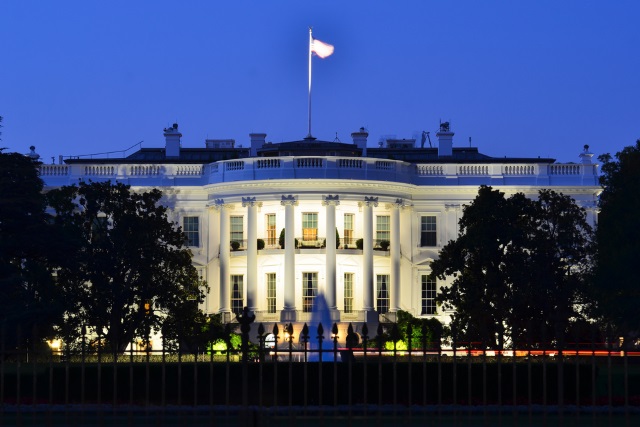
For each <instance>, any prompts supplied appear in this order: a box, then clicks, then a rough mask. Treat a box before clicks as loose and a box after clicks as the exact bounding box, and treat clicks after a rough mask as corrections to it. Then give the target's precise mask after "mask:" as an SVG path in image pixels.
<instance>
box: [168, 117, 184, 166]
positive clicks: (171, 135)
mask: <svg viewBox="0 0 640 427" xmlns="http://www.w3.org/2000/svg"><path fill="white" fill-rule="evenodd" d="M181 137H182V134H181V133H180V132H178V124H177V123H174V124H173V126H171V127H170V128H166V129H165V130H164V138H165V142H166V143H165V150H164V155H165V157H166V158H167V159H175V158H178V157H180V138H181Z"/></svg>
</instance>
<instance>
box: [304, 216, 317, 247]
mask: <svg viewBox="0 0 640 427" xmlns="http://www.w3.org/2000/svg"><path fill="white" fill-rule="evenodd" d="M302 240H303V241H316V240H318V214H317V213H309V212H305V213H303V214H302Z"/></svg>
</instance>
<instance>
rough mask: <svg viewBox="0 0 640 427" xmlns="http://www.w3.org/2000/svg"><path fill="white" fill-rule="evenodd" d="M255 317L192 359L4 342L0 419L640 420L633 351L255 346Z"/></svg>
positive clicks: (283, 330) (332, 331) (293, 342)
mask: <svg viewBox="0 0 640 427" xmlns="http://www.w3.org/2000/svg"><path fill="white" fill-rule="evenodd" d="M249 317H250V316H246V313H245V315H244V316H243V315H241V316H239V318H238V320H240V324H239V325H237V326H239V327H240V330H241V333H240V334H239V336H240V338H241V339H240V344H237V345H235V346H234V345H232V342H233V340H232V339H231V338H230V336H227V337H226V338H225V340H224V341H225V342H226V346H225V348H220V347H218V348H216V347H210V348H207V349H195V350H194V349H192V350H193V351H181V350H180V349H176V350H175V351H168V350H166V349H162V350H152V349H150V348H148V347H138V348H135V347H134V346H130V347H129V349H128V350H127V351H126V352H124V353H115V354H114V353H111V352H109V351H104V350H101V349H99V348H98V349H92V348H90V347H89V345H88V344H87V342H86V341H85V339H84V338H83V339H82V343H81V345H79V346H78V348H77V349H75V350H72V349H71V348H70V347H63V348H61V349H60V350H59V351H54V350H48V351H46V352H42V351H35V350H33V348H31V349H26V348H10V347H11V346H9V347H8V346H7V345H6V344H5V343H4V340H3V343H2V348H1V350H0V356H1V358H0V361H1V363H0V414H1V413H2V412H3V411H7V410H9V411H13V412H15V411H21V410H25V411H30V410H32V409H33V408H36V407H41V406H42V405H44V406H45V407H53V406H55V405H64V406H62V407H63V408H69V407H71V406H73V405H76V406H79V407H80V408H85V407H86V408H95V406H92V405H98V407H99V405H105V404H106V405H111V406H112V407H114V408H117V407H119V406H123V405H134V406H139V407H161V408H167V407H173V408H176V407H177V408H203V407H204V408H211V410H214V411H221V410H222V409H220V408H227V409H228V410H232V411H235V410H239V409H238V408H240V409H241V408H245V409H247V410H250V411H253V412H256V411H257V413H263V412H261V411H266V412H264V413H265V414H267V415H268V416H275V414H280V415H282V414H283V413H284V414H288V415H291V416H298V415H301V414H303V413H305V414H308V413H311V414H318V413H320V412H323V411H327V412H328V413H331V414H340V416H342V417H344V416H347V417H350V416H358V417H360V418H362V417H365V418H366V417H367V416H374V415H375V416H379V417H386V416H400V415H401V416H402V417H405V418H404V419H406V417H416V418H420V417H431V416H432V415H433V414H434V413H435V412H436V411H437V412H438V413H440V412H442V413H459V412H463V413H470V414H472V413H476V414H477V413H481V414H483V416H484V417H489V418H490V417H491V416H492V415H491V414H494V413H495V412H496V411H498V412H503V411H506V412H509V411H513V412H514V413H515V412H518V413H520V414H522V413H525V414H526V413H528V414H529V416H531V415H532V414H536V413H540V412H545V413H546V412H549V413H553V414H558V413H560V414H561V415H562V413H570V414H582V413H584V412H589V413H597V414H607V415H608V416H609V417H612V416H615V414H620V413H624V414H625V415H626V416H634V415H638V414H640V357H638V356H640V352H638V351H636V350H624V349H622V348H616V347H613V346H611V345H604V344H600V343H596V342H590V343H577V342H576V343H568V344H567V345H566V346H565V347H564V348H539V346H536V345H534V344H531V345H525V346H522V347H516V348H508V349H503V350H487V349H480V348H475V347H477V346H476V345H474V344H473V343H471V344H468V343H467V344H465V343H461V342H450V343H448V344H447V345H441V344H440V341H439V340H433V339H432V337H431V338H430V337H429V336H428V335H429V334H428V333H427V332H426V330H425V329H423V330H422V338H421V339H420V340H419V342H413V341H412V339H411V338H410V337H411V336H412V329H411V328H409V330H408V331H407V340H406V341H400V340H399V332H398V328H397V325H395V324H394V325H387V327H386V329H385V328H384V327H383V326H382V324H379V325H378V328H377V330H376V332H375V333H371V334H370V333H369V331H368V329H367V327H366V324H365V325H364V326H363V327H362V328H361V329H360V331H361V334H360V335H358V336H356V335H355V334H354V333H353V332H352V331H353V329H352V328H349V332H348V333H347V336H346V337H339V336H338V328H337V326H336V325H335V324H334V325H333V327H331V328H323V327H322V325H318V326H317V327H316V326H314V327H313V328H308V327H307V325H305V326H304V328H303V329H302V331H301V332H300V333H299V335H300V336H299V337H294V334H293V327H292V326H291V325H290V324H289V325H280V326H278V324H274V326H273V328H272V329H271V330H266V328H264V326H263V325H262V324H260V325H259V327H258V328H257V333H256V334H255V336H250V333H249V328H248V325H249V323H251V321H253V319H251V318H249ZM370 335H371V336H370ZM385 337H386V338H385ZM345 341H346V344H340V343H341V342H345ZM70 405H71V406H70ZM128 407H131V406H128ZM234 408H235V409H234ZM278 411H284V412H278ZM630 425H633V424H630Z"/></svg>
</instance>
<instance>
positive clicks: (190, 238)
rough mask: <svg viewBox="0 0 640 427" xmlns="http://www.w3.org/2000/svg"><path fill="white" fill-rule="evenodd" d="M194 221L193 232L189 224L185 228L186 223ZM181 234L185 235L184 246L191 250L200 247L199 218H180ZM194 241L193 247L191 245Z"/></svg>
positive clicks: (194, 216)
mask: <svg viewBox="0 0 640 427" xmlns="http://www.w3.org/2000/svg"><path fill="white" fill-rule="evenodd" d="M194 219H195V225H196V227H195V228H196V229H195V231H194V230H193V229H191V228H192V225H193V224H189V227H188V226H187V222H188V221H189V222H190V220H194ZM182 233H183V234H184V235H185V237H186V239H185V245H186V246H188V247H192V248H199V247H200V217H199V216H197V215H185V216H183V217H182ZM194 241H195V243H196V244H195V245H193V244H192V243H193V242H194Z"/></svg>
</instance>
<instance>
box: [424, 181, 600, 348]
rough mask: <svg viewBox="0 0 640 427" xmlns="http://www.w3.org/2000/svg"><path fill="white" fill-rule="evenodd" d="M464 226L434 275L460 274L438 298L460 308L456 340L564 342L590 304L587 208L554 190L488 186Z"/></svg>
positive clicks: (468, 209)
mask: <svg viewBox="0 0 640 427" xmlns="http://www.w3.org/2000/svg"><path fill="white" fill-rule="evenodd" d="M459 225H460V236H459V237H458V239H456V240H455V241H451V242H449V243H448V244H447V245H446V246H445V247H444V248H443V249H442V251H441V253H440V257H439V259H437V260H435V261H434V262H433V263H432V265H431V267H432V270H433V272H432V276H433V277H437V278H438V279H440V280H445V279H446V278H447V277H453V280H452V282H451V285H450V286H444V287H443V288H442V289H441V293H440V294H439V295H438V297H437V300H438V302H440V303H441V304H442V306H443V308H444V309H452V310H455V313H454V314H453V315H452V322H451V331H452V333H453V334H454V335H455V339H456V341H458V342H464V343H472V345H473V346H477V347H481V348H504V346H505V343H506V341H507V340H510V341H511V342H514V341H515V343H516V344H518V345H520V344H522V343H524V342H525V341H528V340H533V341H535V342H539V343H542V344H545V345H546V344H549V343H550V342H551V341H555V342H556V343H559V342H561V341H562V339H563V338H564V336H565V334H566V332H567V330H568V327H569V322H570V320H571V319H575V318H577V317H580V316H581V308H582V307H583V304H584V303H585V299H584V294H585V289H584V288H585V285H584V284H585V282H586V281H585V275H586V274H587V273H588V266H589V265H590V262H591V258H590V241H591V228H590V227H589V225H588V224H587V222H586V214H585V212H584V210H583V209H581V208H580V207H578V206H577V205H576V204H575V202H574V201H573V200H572V199H571V198H569V197H567V196H564V195H562V194H558V193H555V192H553V191H550V190H542V191H541V192H540V194H539V198H538V200H531V199H528V198H527V197H525V196H524V195H523V194H521V193H517V194H514V195H513V196H511V197H509V198H505V197H504V194H503V193H501V192H499V191H497V190H493V189H492V188H491V187H485V186H482V187H480V190H479V192H478V196H477V197H476V198H475V200H474V201H473V202H472V203H471V204H470V205H468V206H465V208H464V213H463V216H462V218H461V219H460V223H459Z"/></svg>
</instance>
